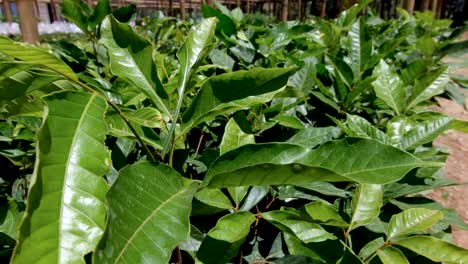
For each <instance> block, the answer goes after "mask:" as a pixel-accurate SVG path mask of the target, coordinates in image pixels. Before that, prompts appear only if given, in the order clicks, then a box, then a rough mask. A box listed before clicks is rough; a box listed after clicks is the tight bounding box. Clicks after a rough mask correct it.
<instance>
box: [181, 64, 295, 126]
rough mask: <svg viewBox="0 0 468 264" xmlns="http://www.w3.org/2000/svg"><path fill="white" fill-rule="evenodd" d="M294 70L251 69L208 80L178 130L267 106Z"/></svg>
mask: <svg viewBox="0 0 468 264" xmlns="http://www.w3.org/2000/svg"><path fill="white" fill-rule="evenodd" d="M293 71H294V69H281V68H271V69H263V68H254V69H251V70H248V71H244V70H242V71H236V72H232V73H225V74H221V75H218V76H215V77H212V78H210V79H208V80H207V81H206V82H205V83H204V84H203V85H202V87H201V90H200V91H199V92H198V94H197V95H196V96H195V98H194V99H193V101H192V103H191V104H190V106H189V107H188V109H187V110H186V111H185V113H184V116H183V118H182V120H183V122H184V124H182V130H183V131H184V132H187V131H188V130H190V129H191V128H192V127H194V126H196V125H197V124H200V123H201V122H204V121H206V120H211V119H213V118H214V117H216V116H218V115H221V114H224V113H228V112H234V111H237V110H240V109H242V108H245V107H249V106H252V105H255V104H260V103H264V102H268V101H270V100H271V99H272V97H273V94H272V93H271V92H274V91H276V90H278V89H280V88H282V87H283V86H284V85H285V84H286V83H287V81H288V78H289V76H290V75H291V74H292V73H293Z"/></svg>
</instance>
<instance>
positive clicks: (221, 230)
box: [197, 211, 255, 264]
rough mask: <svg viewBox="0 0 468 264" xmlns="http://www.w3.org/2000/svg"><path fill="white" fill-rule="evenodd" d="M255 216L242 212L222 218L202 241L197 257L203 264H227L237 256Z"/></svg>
mask: <svg viewBox="0 0 468 264" xmlns="http://www.w3.org/2000/svg"><path fill="white" fill-rule="evenodd" d="M253 222H255V215H253V214H252V213H250V212H246V211H242V212H236V213H233V214H228V215H226V216H223V217H222V218H221V219H219V220H218V223H216V226H215V227H214V228H212V229H211V230H210V231H209V232H208V234H207V236H206V237H205V239H204V240H203V242H202V244H201V246H200V249H199V250H198V252H197V257H198V259H199V260H201V261H202V263H204V264H217V263H228V262H229V260H231V258H233V257H234V256H236V255H237V254H238V251H239V248H240V246H241V245H242V243H244V241H245V239H246V237H247V235H248V234H249V232H250V225H252V224H253Z"/></svg>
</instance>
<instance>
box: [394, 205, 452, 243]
mask: <svg viewBox="0 0 468 264" xmlns="http://www.w3.org/2000/svg"><path fill="white" fill-rule="evenodd" d="M442 218H444V215H443V214H442V212H440V211H437V210H429V209H424V208H411V209H408V210H405V211H403V212H401V213H398V214H396V215H393V216H392V218H391V219H390V222H389V223H388V232H387V235H388V239H387V240H392V239H393V238H396V237H398V236H403V235H408V234H412V233H417V232H420V231H424V230H426V229H428V228H430V227H432V226H433V225H435V224H436V223H437V222H439V221H440V220H442Z"/></svg>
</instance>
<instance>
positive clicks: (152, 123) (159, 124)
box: [122, 107, 164, 128]
mask: <svg viewBox="0 0 468 264" xmlns="http://www.w3.org/2000/svg"><path fill="white" fill-rule="evenodd" d="M122 115H123V116H124V117H126V118H127V119H128V120H129V121H130V122H132V123H135V124H137V125H140V126H145V127H152V128H163V127H164V119H163V117H162V115H161V113H160V112H159V111H158V110H156V109H154V108H152V107H142V108H140V109H138V110H135V111H125V112H123V113H122Z"/></svg>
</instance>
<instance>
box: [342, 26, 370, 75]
mask: <svg viewBox="0 0 468 264" xmlns="http://www.w3.org/2000/svg"><path fill="white" fill-rule="evenodd" d="M348 40H349V43H348V50H349V57H350V60H351V69H352V70H353V74H354V79H355V80H360V79H361V75H362V73H364V71H365V70H366V69H367V64H368V63H369V61H370V58H371V53H372V39H371V38H370V36H369V32H368V30H367V28H366V24H365V23H364V22H363V21H362V19H358V21H356V22H355V23H354V24H353V25H352V26H351V29H350V30H349V32H348Z"/></svg>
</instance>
